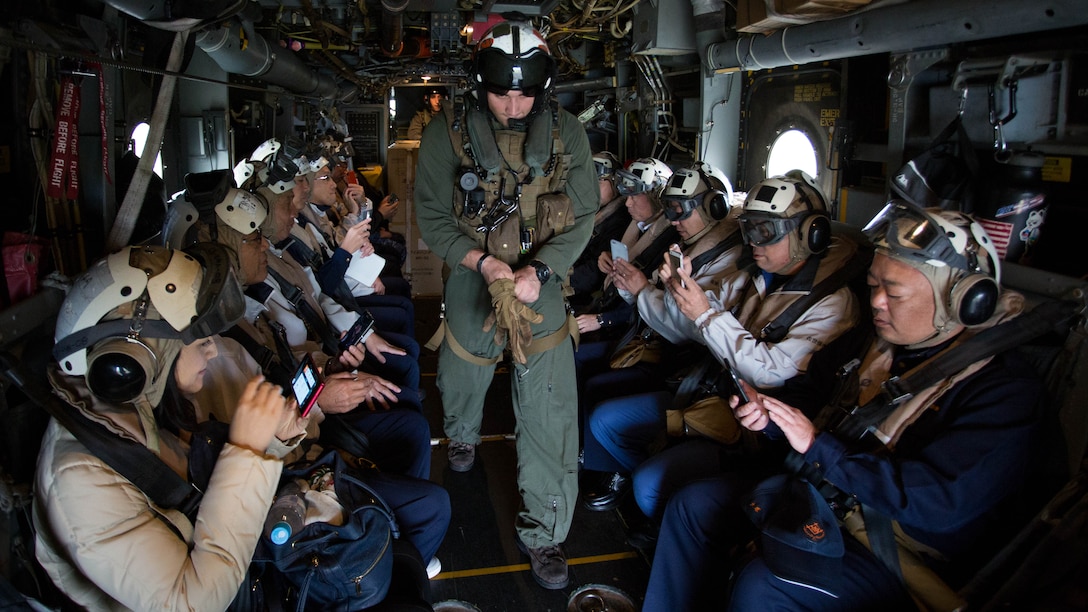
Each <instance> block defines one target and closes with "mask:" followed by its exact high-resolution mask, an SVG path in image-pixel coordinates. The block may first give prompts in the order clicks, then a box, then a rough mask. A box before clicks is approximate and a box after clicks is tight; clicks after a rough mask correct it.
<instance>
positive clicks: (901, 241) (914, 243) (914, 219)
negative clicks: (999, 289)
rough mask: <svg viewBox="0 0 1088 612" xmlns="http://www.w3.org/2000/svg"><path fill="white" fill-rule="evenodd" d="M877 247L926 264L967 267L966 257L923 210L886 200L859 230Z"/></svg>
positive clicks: (966, 268) (941, 227) (942, 228)
mask: <svg viewBox="0 0 1088 612" xmlns="http://www.w3.org/2000/svg"><path fill="white" fill-rule="evenodd" d="M863 231H864V232H865V233H866V235H868V236H869V238H870V239H871V240H872V241H873V243H874V244H876V245H877V246H878V247H883V246H886V248H888V249H889V250H890V251H891V252H892V253H893V254H894V255H897V256H899V257H901V258H903V259H906V260H908V261H917V262H922V263H928V264H930V265H936V266H941V265H950V266H953V267H956V268H959V269H961V270H968V271H970V266H969V265H968V262H967V258H966V257H964V255H963V254H962V253H960V252H959V251H958V250H957V249H956V247H955V245H953V244H952V241H951V240H949V238H948V235H947V231H946V230H945V228H944V227H943V226H942V225H941V224H940V223H938V222H937V220H936V219H934V218H933V217H932V216H930V215H929V214H928V213H926V212H925V211H924V210H921V209H919V208H916V207H914V206H911V205H909V204H906V203H904V202H889V203H888V204H886V205H885V206H884V208H883V210H881V211H880V212H879V213H877V215H876V216H875V217H873V220H872V221H870V222H869V224H868V225H866V226H865V229H864V230H863Z"/></svg>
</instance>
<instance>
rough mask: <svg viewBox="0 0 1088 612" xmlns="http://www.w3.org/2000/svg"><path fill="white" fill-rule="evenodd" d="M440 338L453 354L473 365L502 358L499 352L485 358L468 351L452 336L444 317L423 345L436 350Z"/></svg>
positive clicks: (487, 363)
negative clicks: (489, 357)
mask: <svg viewBox="0 0 1088 612" xmlns="http://www.w3.org/2000/svg"><path fill="white" fill-rule="evenodd" d="M442 340H445V341H446V344H448V345H449V347H450V350H451V351H453V354H454V355H457V356H458V357H460V358H461V359H462V360H464V361H467V362H469V363H471V364H473V365H478V366H480V367H486V366H492V365H495V364H496V363H498V362H499V360H500V359H502V355H501V354H500V355H496V356H495V357H493V358H491V359H486V358H484V357H478V356H476V355H473V354H472V353H470V352H468V350H466V349H465V347H463V346H461V343H460V342H458V341H457V338H454V337H453V334H452V333H450V331H449V329H448V328H447V327H446V320H445V319H442V320H441V322H440V323H439V324H438V329H437V330H435V332H434V335H433V336H431V339H430V340H428V341H427V344H425V345H423V346H425V347H427V348H429V349H430V350H432V351H437V350H438V347H439V346H441V345H442Z"/></svg>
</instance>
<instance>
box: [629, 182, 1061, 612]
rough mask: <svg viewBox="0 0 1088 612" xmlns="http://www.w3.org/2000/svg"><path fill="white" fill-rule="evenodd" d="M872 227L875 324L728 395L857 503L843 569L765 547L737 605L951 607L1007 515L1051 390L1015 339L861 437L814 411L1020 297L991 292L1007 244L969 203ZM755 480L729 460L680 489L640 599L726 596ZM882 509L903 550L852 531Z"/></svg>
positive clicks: (709, 600) (872, 393)
mask: <svg viewBox="0 0 1088 612" xmlns="http://www.w3.org/2000/svg"><path fill="white" fill-rule="evenodd" d="M867 229H868V231H869V232H870V235H871V236H872V237H873V240H874V243H875V245H876V256H875V258H874V260H873V264H872V266H871V267H870V270H869V275H868V284H869V287H870V290H871V297H870V306H871V308H872V323H873V327H874V328H875V332H876V338H875V339H873V340H872V341H868V340H864V339H863V340H862V341H857V340H856V339H855V340H854V341H853V346H850V347H848V348H846V349H845V350H844V348H843V347H844V346H848V345H849V344H850V339H844V342H842V343H838V344H837V345H833V346H829V347H828V349H827V350H825V351H821V353H819V354H817V356H815V357H814V358H813V361H812V364H811V367H810V371H809V373H808V375H807V376H805V377H804V378H802V379H799V380H796V381H792V383H791V384H788V385H787V386H786V387H784V388H783V389H782V390H781V391H780V392H776V395H777V396H778V397H777V398H773V397H770V396H767V395H763V394H758V393H755V391H754V389H751V388H749V389H748V394H749V396H750V397H752V398H753V401H751V402H749V403H746V404H743V405H738V404H739V402H738V399H737V398H735V397H734V398H732V399H731V405H732V406H733V409H734V414H735V415H736V417H737V420H738V421H739V423H740V424H741V425H742V426H744V427H746V428H748V429H750V430H752V431H762V432H763V433H764V434H766V435H767V436H768V437H772V438H784V439H785V440H786V441H787V442H788V443H789V445H790V446H791V447H792V449H793V450H794V451H796V453H797V454H798V456H799V458H800V459H801V460H802V461H801V462H800V463H801V464H802V466H803V467H804V468H807V469H810V470H811V469H816V470H819V471H820V472H822V476H823V478H824V479H825V481H826V482H827V483H830V484H831V485H834V487H835V488H837V489H838V490H839V491H841V492H842V493H844V494H845V495H846V496H847V497H849V498H852V499H853V500H856V502H857V508H856V509H854V510H853V511H852V514H850V515H847V514H846V513H845V512H842V511H840V512H839V518H840V519H844V520H843V521H842V524H843V527H842V528H841V532H838V530H836V532H837V533H834V534H830V535H832V536H835V537H838V536H840V535H841V538H842V543H843V548H844V550H845V553H844V554H842V555H841V571H839V572H836V576H834V577H833V578H832V579H830V580H826V581H824V580H805V579H804V578H799V577H798V576H803V575H804V574H805V573H806V572H805V571H804V570H803V568H802V569H801V570H800V571H798V567H800V565H802V564H803V563H804V561H803V559H804V558H805V557H804V556H803V555H799V556H796V557H794V558H787V557H783V556H782V555H777V556H775V555H772V556H767V555H766V554H761V555H760V556H757V557H756V558H755V559H754V560H753V561H751V562H750V563H748V565H746V566H745V567H744V568H743V570H741V571H740V573H739V575H738V577H737V580H736V583H735V585H734V588H733V593H732V596H731V601H730V607H731V609H737V610H751V609H772V610H773V609H805V610H842V609H873V608H876V607H878V606H879V607H881V608H882V609H886V610H898V609H904V610H911V609H915V606H916V604H917V603H923V604H924V605H926V606H927V607H931V608H947V609H953V608H955V607H958V606H959V605H961V604H962V603H963V602H962V601H961V600H959V598H958V596H957V595H956V593H955V591H953V590H952V588H951V587H950V586H949V585H950V584H951V585H952V586H956V585H957V578H959V579H962V577H963V575H962V572H965V571H966V572H970V571H972V570H973V569H975V568H976V567H977V564H978V563H979V562H980V558H979V557H980V555H981V553H980V546H983V545H984V544H985V541H984V538H982V537H981V536H982V535H983V534H984V533H987V532H988V531H992V530H993V529H1002V528H1001V527H1000V521H1001V519H1002V516H1001V515H1002V511H1003V510H1004V509H1005V507H1006V502H1007V501H1008V500H1009V499H1010V498H1011V497H1012V496H1014V495H1016V493H1017V491H1018V490H1019V489H1020V487H1021V485H1022V483H1023V481H1024V477H1025V474H1026V471H1027V465H1028V464H1029V463H1030V461H1029V458H1030V454H1031V451H1032V440H1033V437H1034V434H1035V424H1036V421H1037V412H1038V411H1037V408H1038V405H1037V400H1038V398H1039V397H1040V396H1041V391H1042V389H1041V385H1040V383H1039V382H1038V380H1037V379H1036V378H1035V376H1034V375H1033V371H1032V370H1031V368H1030V367H1028V366H1027V365H1026V364H1025V363H1024V362H1022V361H1021V360H1020V359H1019V358H1018V357H1017V355H1016V354H1015V353H1004V354H999V355H996V356H994V357H988V358H984V359H980V360H978V361H975V362H974V363H963V364H962V369H960V371H958V372H956V373H955V374H952V375H951V376H949V377H947V378H945V379H944V380H942V381H941V382H940V383H938V384H936V385H933V386H931V387H929V388H927V389H924V390H922V391H919V392H917V393H915V394H914V396H913V397H910V398H908V399H905V400H902V401H900V402H899V403H897V404H894V406H893V405H891V404H889V406H892V407H891V409H890V412H889V413H888V414H887V416H886V417H884V418H883V419H882V420H880V421H879V422H878V423H876V424H875V425H874V426H873V427H872V428H871V429H870V432H871V433H870V434H867V436H866V438H867V442H866V443H862V442H860V441H858V440H856V439H845V438H844V437H843V436H839V435H836V434H835V433H831V432H829V431H820V430H819V429H817V427H816V426H815V425H814V424H813V419H815V418H816V415H817V414H818V413H819V412H820V409H821V408H822V407H823V406H825V405H826V404H827V403H828V400H829V399H830V398H831V397H832V395H836V396H837V397H836V404H838V405H843V404H844V402H843V401H842V400H843V394H842V390H843V388H844V386H843V385H842V383H841V381H842V380H845V379H849V380H852V381H853V382H854V383H855V384H854V385H847V387H850V388H851V389H852V391H851V392H850V394H849V397H852V398H854V400H853V402H849V405H860V406H867V405H872V404H870V402H872V401H873V400H874V399H879V395H880V394H881V392H882V385H883V383H884V382H885V381H887V380H888V379H890V378H892V377H895V376H901V375H904V374H905V373H907V372H909V371H911V370H912V369H915V368H917V367H919V366H922V367H924V366H923V364H925V363H926V362H928V361H929V360H930V359H932V358H933V357H934V356H936V355H938V354H940V353H942V352H944V351H947V350H950V348H952V347H954V346H955V345H956V344H958V343H959V342H961V341H962V340H964V339H965V338H967V337H969V336H970V335H972V334H973V333H974V332H975V331H976V330H977V329H979V328H982V327H988V326H993V325H995V324H997V323H999V322H1001V321H1002V320H1005V319H1008V318H1012V317H1013V316H1015V315H1016V314H1017V313H1019V311H1020V309H1021V307H1022V298H1021V297H1020V296H1018V295H1017V294H1015V293H1012V292H1006V293H1005V294H1004V295H1003V296H1001V297H1000V298H999V297H998V296H999V285H1000V270H999V267H998V258H997V256H996V253H995V251H994V249H993V247H992V245H991V243H990V240H989V238H988V236H986V234H985V232H984V231H983V230H982V228H981V227H980V226H979V225H978V224H977V223H975V222H974V221H973V220H971V219H970V218H969V217H966V216H965V215H962V214H960V213H956V212H951V211H940V210H936V209H927V210H924V211H923V210H921V209H917V208H914V207H912V206H910V205H907V204H904V203H901V202H896V201H893V202H891V203H890V204H889V205H888V206H887V207H886V208H885V210H884V211H882V213H881V214H880V215H878V216H877V218H876V219H874V221H873V222H872V223H870V226H869V228H867ZM854 358H856V360H855V359H854ZM848 362H850V363H851V365H853V368H854V369H853V371H854V373H855V374H856V375H854V376H850V377H841V376H840V381H836V379H835V376H834V375H832V374H831V373H832V372H835V371H836V370H840V369H841V366H842V365H843V364H845V363H848ZM876 403H877V404H880V403H883V401H878V402H876ZM825 414H826V413H825ZM754 480H755V478H753V476H752V475H750V474H748V475H746V474H739V473H733V474H727V475H724V476H722V477H719V478H716V479H711V480H704V481H699V482H696V483H693V484H692V485H689V486H688V487H686V488H685V489H683V490H682V491H681V492H680V493H679V494H678V495H676V496H675V497H674V498H673V500H672V501H671V502H670V504H669V506H668V508H667V510H666V513H665V518H664V523H663V526H662V533H661V539H660V541H659V545H658V549H657V555H656V557H655V559H654V565H653V569H652V571H651V576H650V584H649V586H648V589H647V595H646V604H645V608H644V609H645V610H664V609H692V608H698V607H700V606H702V605H713V602H715V601H717V602H720V601H721V597H722V595H723V592H722V590H721V588H720V586H719V585H720V584H721V583H720V578H721V577H722V576H725V575H728V573H727V572H728V568H727V566H726V563H727V560H728V558H729V557H730V554H731V553H732V552H735V551H734V550H733V547H735V546H737V545H738V544H741V543H743V542H744V541H746V539H747V538H749V537H750V536H752V535H753V534H754V533H755V529H754V527H752V525H751V523H750V522H749V520H748V518H747V517H746V516H745V513H744V511H743V503H744V501H745V500H746V494H747V493H748V492H749V490H750V489H751V488H752V484H753V481H754ZM881 516H882V517H884V518H886V519H890V521H892V522H893V525H895V526H896V527H897V528H896V533H897V535H898V537H897V543H898V547H897V550H895V551H893V554H892V555H889V556H892V557H894V556H895V554H894V553H898V559H899V561H898V563H897V564H893V565H888V564H887V563H886V562H885V561H882V560H881V559H880V558H878V556H877V555H875V554H874V553H873V552H872V551H871V549H870V546H869V539H868V537H866V536H865V534H864V532H862V533H861V537H860V538H859V537H857V535H858V533H859V532H858V529H857V526H858V525H861V524H864V525H865V526H866V528H869V531H870V532H872V528H871V524H872V523H871V521H870V518H872V520H873V521H875V520H876V518H877V517H881ZM1002 530H1003V529H1002ZM763 542H764V543H766V542H767V538H766V536H765V537H764V538H763ZM893 548H896V547H895V546H893ZM836 563H838V561H836ZM896 565H898V570H899V571H901V574H902V579H900V574H899V573H898V571H897V569H896V567H895V566H896ZM953 570H955V572H961V575H960V576H956V575H955V572H953ZM811 573H812V572H809V574H811ZM715 579H717V580H718V582H714V580H715ZM718 605H720V603H719V604H718Z"/></svg>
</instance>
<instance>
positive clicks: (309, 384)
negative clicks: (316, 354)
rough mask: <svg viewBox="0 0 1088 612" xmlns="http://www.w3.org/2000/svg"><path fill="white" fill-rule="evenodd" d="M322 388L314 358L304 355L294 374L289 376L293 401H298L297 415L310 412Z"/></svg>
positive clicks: (323, 384)
mask: <svg viewBox="0 0 1088 612" xmlns="http://www.w3.org/2000/svg"><path fill="white" fill-rule="evenodd" d="M324 388H325V381H324V380H322V378H321V374H320V373H319V372H318V371H317V364H315V363H314V358H313V357H311V356H310V355H306V357H305V358H304V359H303V360H302V363H300V364H299V365H298V369H297V370H295V375H294V376H292V377H291V391H292V392H293V393H294V395H295V401H296V402H298V414H299V416H301V417H305V416H306V415H308V414H310V409H311V408H313V407H314V404H316V403H317V396H318V395H320V394H321V390H322V389H324Z"/></svg>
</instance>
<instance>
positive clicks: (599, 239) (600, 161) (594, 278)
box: [567, 151, 631, 312]
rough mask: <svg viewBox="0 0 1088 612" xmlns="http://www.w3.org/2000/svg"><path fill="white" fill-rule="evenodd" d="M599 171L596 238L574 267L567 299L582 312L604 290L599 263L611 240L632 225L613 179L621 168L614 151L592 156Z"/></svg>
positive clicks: (591, 239)
mask: <svg viewBox="0 0 1088 612" xmlns="http://www.w3.org/2000/svg"><path fill="white" fill-rule="evenodd" d="M593 165H594V167H596V168H597V188H598V189H599V191H600V197H601V205H600V209H598V210H597V214H596V216H595V217H594V218H593V235H592V236H590V238H589V243H587V244H586V248H585V249H584V250H583V251H582V254H581V255H580V256H579V257H578V259H577V260H576V261H575V262H574V265H573V266H571V274H570V279H569V281H570V288H571V291H573V292H574V293H573V295H570V296H569V297H568V298H567V301H568V302H570V304H571V306H573V307H574V309H575V310H576V311H578V312H581V311H582V309H583V308H585V306H587V305H589V303H590V302H591V301H592V300H593V293H594V292H596V291H599V290H600V289H601V283H603V282H604V280H605V275H604V273H603V272H601V270H600V266H599V265H598V263H597V260H598V259H599V257H600V254H601V253H603V252H606V251H608V250H609V244H610V243H611V241H612V240H619V239H620V238H622V237H623V232H624V230H625V229H626V228H627V226H628V224H630V222H631V213H630V212H629V211H628V210H627V206H625V204H626V202H627V197H626V196H622V195H620V194H619V192H617V191H616V184H615V182H614V177H615V174H616V169H617V168H620V167H621V166H620V160H619V159H617V158H616V156H615V155H614V154H613V153H612V152H611V151H601V152H600V153H597V154H595V155H594V156H593Z"/></svg>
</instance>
